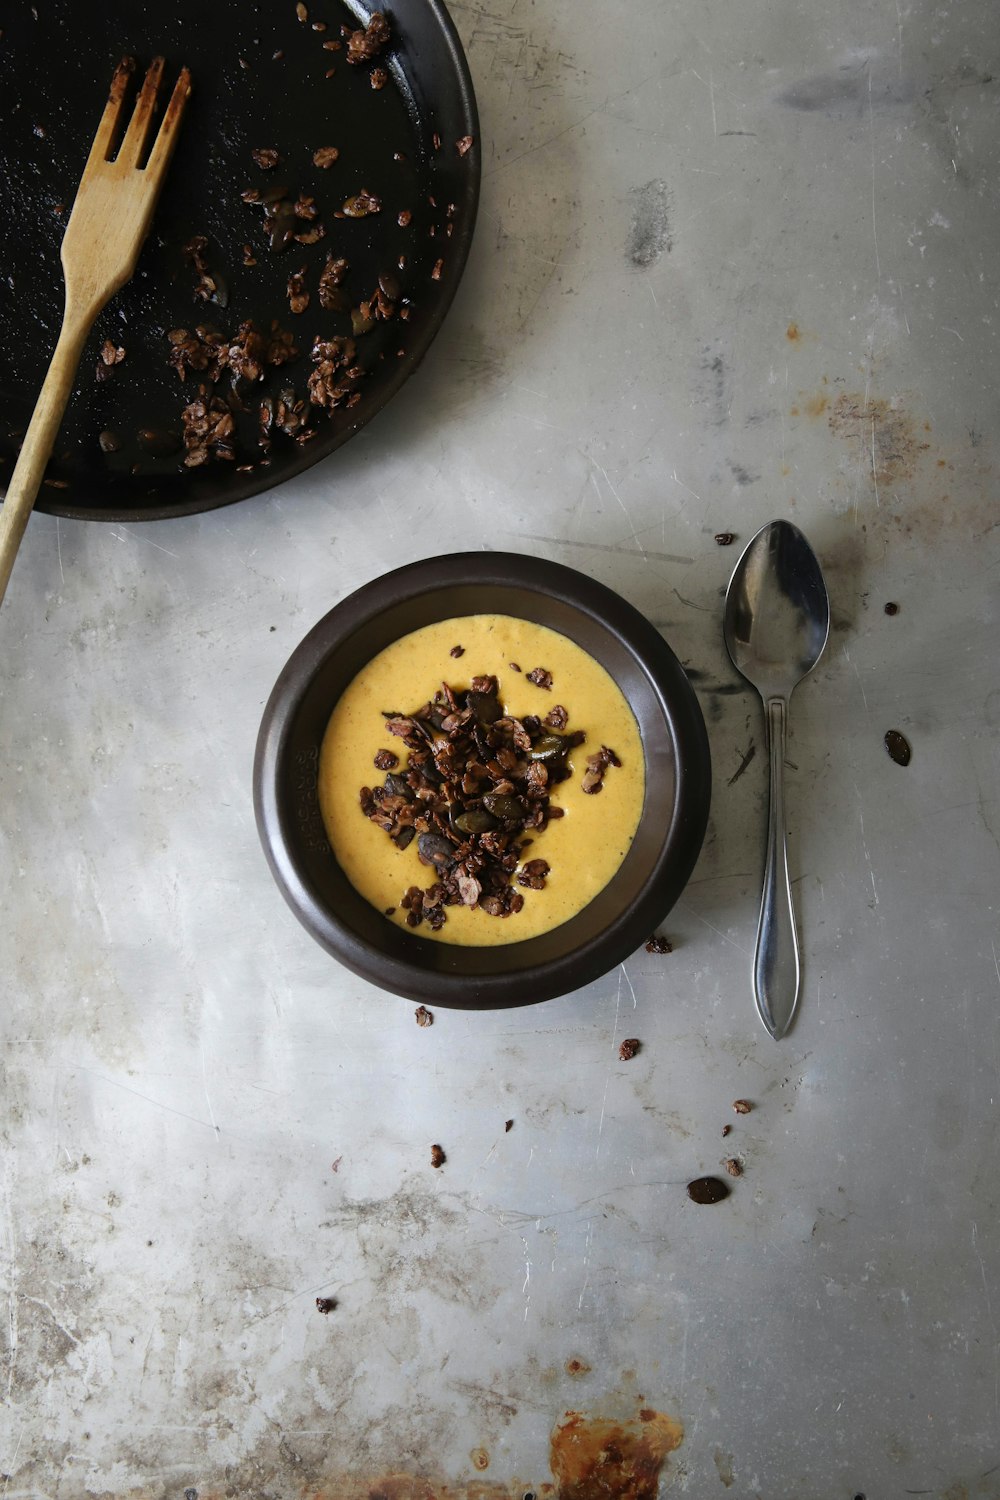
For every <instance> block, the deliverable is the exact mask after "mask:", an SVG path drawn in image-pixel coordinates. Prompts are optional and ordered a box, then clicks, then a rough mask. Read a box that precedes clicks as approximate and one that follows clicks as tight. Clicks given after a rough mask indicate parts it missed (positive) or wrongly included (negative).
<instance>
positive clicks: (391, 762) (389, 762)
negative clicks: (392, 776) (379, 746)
mask: <svg viewBox="0 0 1000 1500" xmlns="http://www.w3.org/2000/svg"><path fill="white" fill-rule="evenodd" d="M374 764H375V769H376V770H377V771H392V770H394V769H395V768H396V766H398V765H399V756H398V755H397V754H396V753H395V752H394V751H393V750H376V751H375V762H374Z"/></svg>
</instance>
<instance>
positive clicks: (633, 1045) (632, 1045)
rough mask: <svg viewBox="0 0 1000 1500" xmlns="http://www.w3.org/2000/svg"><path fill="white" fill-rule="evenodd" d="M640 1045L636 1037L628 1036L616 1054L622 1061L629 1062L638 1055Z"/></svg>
mask: <svg viewBox="0 0 1000 1500" xmlns="http://www.w3.org/2000/svg"><path fill="white" fill-rule="evenodd" d="M641 1045H642V1044H641V1042H640V1041H639V1038H638V1037H635V1036H628V1037H626V1038H625V1040H624V1041H623V1042H622V1044H621V1046H620V1047H619V1048H618V1056H619V1057H620V1058H621V1060H622V1062H631V1061H632V1059H633V1057H636V1056H637V1055H638V1053H639V1049H640V1047H641Z"/></svg>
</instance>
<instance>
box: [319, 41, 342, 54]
mask: <svg viewBox="0 0 1000 1500" xmlns="http://www.w3.org/2000/svg"><path fill="white" fill-rule="evenodd" d="M342 46H343V43H342V42H324V43H323V50H324V52H339V51H340V50H341V48H342Z"/></svg>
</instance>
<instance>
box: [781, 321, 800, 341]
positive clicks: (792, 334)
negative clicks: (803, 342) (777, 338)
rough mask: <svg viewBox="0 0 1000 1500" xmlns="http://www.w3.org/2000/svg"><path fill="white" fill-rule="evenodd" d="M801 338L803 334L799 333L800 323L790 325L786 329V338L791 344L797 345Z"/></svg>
mask: <svg viewBox="0 0 1000 1500" xmlns="http://www.w3.org/2000/svg"><path fill="white" fill-rule="evenodd" d="M801 337H802V335H801V333H799V325H798V323H789V325H788V327H787V328H786V329H785V338H786V339H787V340H788V342H789V343H790V344H797V343H798V341H799V339H800V338H801Z"/></svg>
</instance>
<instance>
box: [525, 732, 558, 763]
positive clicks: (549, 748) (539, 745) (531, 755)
mask: <svg viewBox="0 0 1000 1500" xmlns="http://www.w3.org/2000/svg"><path fill="white" fill-rule="evenodd" d="M565 754H566V744H565V741H564V740H563V737H562V735H561V734H543V735H542V737H541V739H540V740H536V741H535V743H534V744H533V745H532V747H531V749H530V750H529V751H528V759H529V760H542V761H545V760H558V759H559V757H560V756H562V755H565Z"/></svg>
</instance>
